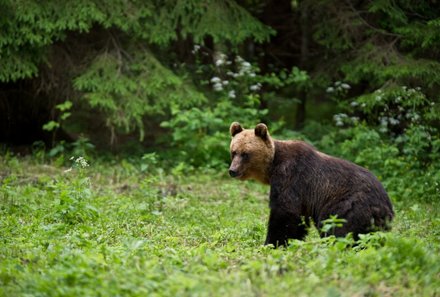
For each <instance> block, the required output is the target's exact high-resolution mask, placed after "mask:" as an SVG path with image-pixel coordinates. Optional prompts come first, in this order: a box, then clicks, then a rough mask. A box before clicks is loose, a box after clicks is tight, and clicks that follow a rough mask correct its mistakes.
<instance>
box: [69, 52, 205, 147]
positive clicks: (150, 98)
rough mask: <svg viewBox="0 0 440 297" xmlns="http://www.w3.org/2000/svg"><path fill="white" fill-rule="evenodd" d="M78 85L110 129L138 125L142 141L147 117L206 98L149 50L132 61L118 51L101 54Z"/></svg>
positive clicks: (75, 84) (127, 129)
mask: <svg viewBox="0 0 440 297" xmlns="http://www.w3.org/2000/svg"><path fill="white" fill-rule="evenodd" d="M119 54H121V53H119ZM74 86H75V88H77V89H78V90H80V91H83V92H85V95H84V99H86V100H87V101H88V103H89V104H90V106H91V107H93V108H98V109H99V110H101V111H102V112H103V113H104V115H105V116H106V118H107V121H106V124H107V126H108V127H109V128H111V129H112V130H115V129H116V128H124V129H125V132H126V133H127V132H130V131H133V130H134V129H135V128H137V129H138V130H139V132H140V139H141V140H142V139H143V138H144V123H143V119H144V117H145V116H147V115H157V114H163V113H164V112H165V111H167V110H168V109H169V108H171V107H174V108H179V109H180V108H185V107H188V106H191V105H195V104H200V103H201V102H203V101H206V99H205V98H204V96H203V95H202V94H200V93H198V92H197V91H196V90H194V88H193V87H191V86H190V85H189V84H188V83H185V82H184V80H183V79H182V78H180V77H178V76H177V75H175V74H174V73H173V72H172V71H171V70H169V69H168V68H166V67H164V66H163V65H162V64H161V63H160V62H159V61H158V60H157V59H156V58H155V57H154V55H153V54H151V53H149V52H145V53H143V54H142V55H138V56H136V57H131V58H130V59H129V60H127V59H124V58H121V57H120V56H119V57H118V53H114V54H108V53H104V54H102V55H99V56H98V57H96V58H95V60H94V61H93V62H92V63H91V66H90V67H89V68H88V70H87V71H85V73H83V74H82V75H81V76H79V77H77V78H75V80H74Z"/></svg>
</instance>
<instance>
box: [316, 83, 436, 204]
mask: <svg viewBox="0 0 440 297" xmlns="http://www.w3.org/2000/svg"><path fill="white" fill-rule="evenodd" d="M346 109H347V111H348V115H346V114H343V115H344V116H341V114H339V115H338V116H336V117H335V121H336V124H337V126H343V127H342V128H341V129H339V130H336V131H334V132H332V133H330V134H329V135H327V136H325V137H323V138H322V140H321V141H320V145H321V146H322V148H324V149H325V150H328V151H329V152H331V153H333V154H335V155H339V156H343V157H345V158H347V159H350V160H352V161H354V162H355V163H358V164H360V165H363V166H365V167H368V168H370V169H371V170H373V171H374V172H375V173H376V174H377V175H378V176H379V178H380V179H381V180H382V182H383V183H384V184H385V186H386V188H387V190H388V192H389V193H390V194H391V196H392V197H393V199H395V200H401V199H412V198H414V197H417V198H418V199H423V200H427V201H437V200H439V197H440V182H439V178H440V174H439V172H440V160H439V158H438V155H439V153H440V131H439V129H438V123H439V121H440V113H439V112H438V105H437V104H435V103H434V102H433V101H431V100H429V99H427V98H426V96H425V95H424V94H423V93H422V92H421V90H420V89H417V88H416V89H414V88H407V87H393V88H389V89H384V90H377V91H376V92H374V93H372V94H369V95H364V96H361V97H360V98H358V99H356V100H354V101H352V102H351V104H350V105H348V104H347V105H346ZM336 147H339V148H340V150H338V151H336V150H335V148H336Z"/></svg>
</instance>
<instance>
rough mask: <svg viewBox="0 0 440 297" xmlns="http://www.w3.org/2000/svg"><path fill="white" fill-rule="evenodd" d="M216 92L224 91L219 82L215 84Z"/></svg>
mask: <svg viewBox="0 0 440 297" xmlns="http://www.w3.org/2000/svg"><path fill="white" fill-rule="evenodd" d="M214 91H217V92H220V91H223V85H222V84H221V83H219V82H217V83H215V84H214Z"/></svg>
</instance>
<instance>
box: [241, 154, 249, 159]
mask: <svg viewBox="0 0 440 297" xmlns="http://www.w3.org/2000/svg"><path fill="white" fill-rule="evenodd" d="M241 158H242V159H243V160H244V161H246V160H249V154H248V153H242V154H241Z"/></svg>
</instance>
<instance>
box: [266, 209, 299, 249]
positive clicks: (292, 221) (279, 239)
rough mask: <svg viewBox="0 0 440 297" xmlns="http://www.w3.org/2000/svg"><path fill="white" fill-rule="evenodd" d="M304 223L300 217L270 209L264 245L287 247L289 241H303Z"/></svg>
mask: <svg viewBox="0 0 440 297" xmlns="http://www.w3.org/2000/svg"><path fill="white" fill-rule="evenodd" d="M306 235H307V226H306V223H305V222H304V221H303V220H301V217H300V216H298V215H295V214H292V213H288V212H285V211H280V210H277V209H271V211H270V216H269V224H268V230H267V237H266V242H265V243H264V244H265V245H268V244H273V245H274V247H278V246H287V243H288V240H289V239H300V240H302V239H304V237H305V236H306Z"/></svg>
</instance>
